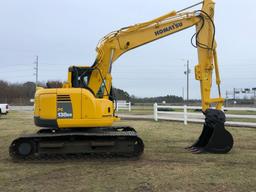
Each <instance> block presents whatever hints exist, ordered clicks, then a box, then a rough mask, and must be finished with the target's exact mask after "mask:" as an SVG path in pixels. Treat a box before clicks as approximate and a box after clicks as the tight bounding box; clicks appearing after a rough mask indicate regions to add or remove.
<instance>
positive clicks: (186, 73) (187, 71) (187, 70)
mask: <svg viewBox="0 0 256 192" xmlns="http://www.w3.org/2000/svg"><path fill="white" fill-rule="evenodd" d="M190 73H191V71H190V69H189V60H187V69H186V71H184V74H185V75H186V76H187V101H188V100H189V74H190Z"/></svg>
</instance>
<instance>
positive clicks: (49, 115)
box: [34, 88, 118, 128]
mask: <svg viewBox="0 0 256 192" xmlns="http://www.w3.org/2000/svg"><path fill="white" fill-rule="evenodd" d="M113 110H114V106H113V102H112V101H110V100H108V99H97V98H95V97H94V95H93V94H92V93H91V92H90V91H88V90H86V89H82V88H60V89H40V90H39V91H37V92H36V96H35V110H34V117H35V122H36V124H37V125H39V126H44V127H53V128H70V127H73V128H80V127H85V128H86V127H104V126H111V125H112V124H113V122H114V121H116V120H118V118H117V117H115V116H113Z"/></svg>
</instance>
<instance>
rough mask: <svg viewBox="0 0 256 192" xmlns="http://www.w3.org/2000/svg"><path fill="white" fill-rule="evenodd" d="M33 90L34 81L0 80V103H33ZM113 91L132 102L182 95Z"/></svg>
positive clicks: (167, 99) (51, 85) (172, 99)
mask: <svg viewBox="0 0 256 192" xmlns="http://www.w3.org/2000/svg"><path fill="white" fill-rule="evenodd" d="M39 86H41V87H47V88H59V87H62V82H60V81H48V82H46V83H45V82H40V83H39ZM35 91H36V85H35V83H34V82H26V83H8V82H6V81H1V80H0V103H8V104H12V105H32V104H33V103H31V102H30V100H31V99H33V98H34V94H35ZM113 93H114V97H115V99H116V100H126V101H131V102H132V103H155V102H157V103H161V102H163V101H165V102H166V103H181V102H183V99H182V97H178V96H175V95H167V96H159V97H146V98H139V97H136V96H133V95H130V94H129V93H128V92H126V91H124V90H122V89H118V88H113Z"/></svg>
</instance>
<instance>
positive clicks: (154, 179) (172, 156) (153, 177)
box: [0, 111, 256, 192]
mask: <svg viewBox="0 0 256 192" xmlns="http://www.w3.org/2000/svg"><path fill="white" fill-rule="evenodd" d="M116 125H130V126H133V127H134V128H136V130H137V131H138V132H139V134H140V136H141V138H142V139H143V140H144V143H145V151H144V154H143V155H142V157H141V158H140V159H139V160H134V159H100V158H97V159H83V160H81V159H80V160H64V161H63V160H54V161H53V160H52V161H32V162H14V161H12V160H11V159H10V157H9V155H8V147H9V145H10V143H11V141H12V140H13V139H14V138H16V137H18V136H19V135H20V134H22V133H32V132H35V131H36V130H37V128H36V127H35V126H34V125H33V120H32V113H31V112H29V111H25V112H15V111H11V112H10V114H8V115H7V116H1V117H0V191H1V192H6V191H26V192H30V191H62V192H66V191H81V192H82V191H85V192H91V191H92V192H97V191H99V192H105V191H106V192H107V191H108V192H110V191H111V192H112V191H113V192H119V191H120V192H121V191H122V192H126V191H131V192H152V191H159V192H160V191H161V192H165V191H166V192H169V191H195V192H200V191H211V192H213V191H214V192H216V191H217V192H221V191H223V192H224V191H225V192H228V191H232V192H233V191H234V192H236V191H249V192H256V163H255V162H256V139H255V138H256V129H247V128H227V129H228V130H229V131H230V132H231V133H232V134H233V136H234V140H235V145H234V148H233V150H232V151H231V152H230V153H229V154H225V155H216V154H200V155H194V154H191V153H189V152H187V151H185V150H184V147H185V146H187V145H189V144H191V143H193V142H194V141H195V140H196V138H197V137H198V136H199V134H200V132H201V128H202V125H199V124H189V125H187V126H184V125H183V124H182V123H174V122H165V121H161V122H153V121H122V122H120V123H118V124H116Z"/></svg>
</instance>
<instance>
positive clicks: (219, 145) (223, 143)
mask: <svg viewBox="0 0 256 192" xmlns="http://www.w3.org/2000/svg"><path fill="white" fill-rule="evenodd" d="M204 115H205V123H204V127H203V131H202V133H201V135H200V137H199V138H198V140H197V141H196V142H195V143H194V144H193V145H192V146H190V147H187V148H186V149H187V150H189V151H191V152H192V153H204V152H209V153H228V152H229V151H230V150H231V149H232V147H233V143H234V141H233V137H232V135H231V134H230V133H229V132H228V131H227V130H226V129H225V126H224V123H225V121H226V116H225V114H224V112H223V111H221V110H216V109H207V110H206V111H205V112H204Z"/></svg>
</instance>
